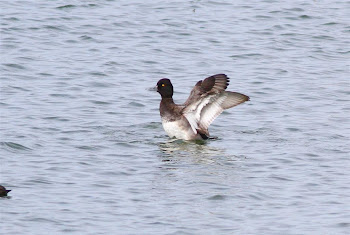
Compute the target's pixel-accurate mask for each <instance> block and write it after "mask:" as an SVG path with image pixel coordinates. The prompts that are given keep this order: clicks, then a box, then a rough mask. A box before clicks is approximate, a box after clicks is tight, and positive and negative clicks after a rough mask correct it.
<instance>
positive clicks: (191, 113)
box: [157, 74, 249, 140]
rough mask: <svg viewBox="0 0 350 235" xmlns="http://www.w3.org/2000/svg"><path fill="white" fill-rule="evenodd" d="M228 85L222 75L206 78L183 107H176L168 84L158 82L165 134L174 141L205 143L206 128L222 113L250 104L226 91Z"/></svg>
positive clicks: (207, 134)
mask: <svg viewBox="0 0 350 235" xmlns="http://www.w3.org/2000/svg"><path fill="white" fill-rule="evenodd" d="M228 84H229V78H228V77H227V76H226V75H225V74H217V75H214V76H211V77H208V78H206V79H204V81H199V82H197V84H196V85H195V87H194V88H193V89H192V91H191V94H190V96H189V97H188V99H187V100H186V102H185V103H184V104H183V105H177V104H175V103H174V100H173V85H172V84H171V82H170V80H169V79H166V78H163V79H161V80H159V81H158V83H157V91H158V92H159V93H160V95H161V96H162V101H161V102H160V108H159V110H160V116H161V118H162V123H163V127H164V130H165V131H166V132H167V133H168V135H169V136H170V137H175V138H177V139H183V140H203V139H204V140H205V139H208V138H209V131H208V127H209V125H210V124H211V123H212V122H213V121H214V119H215V118H217V117H218V116H219V115H220V114H221V113H222V112H223V111H224V110H225V109H229V108H232V107H234V106H236V105H239V104H241V103H243V102H245V101H248V100H249V97H248V96H246V95H243V94H240V93H238V92H231V91H225V90H226V88H227V86H228Z"/></svg>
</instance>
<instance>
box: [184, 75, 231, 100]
mask: <svg viewBox="0 0 350 235" xmlns="http://www.w3.org/2000/svg"><path fill="white" fill-rule="evenodd" d="M229 81H230V79H229V78H228V77H227V76H226V75H225V74H216V75H213V76H210V77H208V78H206V79H204V81H202V80H201V81H198V82H197V83H196V85H195V86H194V87H193V89H192V91H191V93H190V96H189V97H188V99H187V100H186V102H185V103H184V104H183V105H184V106H191V105H192V104H195V103H197V102H198V101H199V100H200V99H201V96H202V95H203V94H207V93H210V94H212V93H213V94H214V93H220V92H222V91H224V90H225V89H226V88H227V86H228V84H229Z"/></svg>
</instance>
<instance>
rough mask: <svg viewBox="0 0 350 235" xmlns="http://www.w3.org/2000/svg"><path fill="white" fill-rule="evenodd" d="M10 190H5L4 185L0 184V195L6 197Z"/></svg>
mask: <svg viewBox="0 0 350 235" xmlns="http://www.w3.org/2000/svg"><path fill="white" fill-rule="evenodd" d="M10 191H11V190H7V189H6V188H5V187H4V186H2V185H0V197H6V196H7V194H8V193H9V192H10Z"/></svg>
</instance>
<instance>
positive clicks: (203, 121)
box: [199, 91, 249, 130]
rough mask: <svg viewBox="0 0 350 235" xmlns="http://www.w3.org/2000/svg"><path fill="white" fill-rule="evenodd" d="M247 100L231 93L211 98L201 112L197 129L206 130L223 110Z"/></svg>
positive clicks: (243, 96)
mask: <svg viewBox="0 0 350 235" xmlns="http://www.w3.org/2000/svg"><path fill="white" fill-rule="evenodd" d="M247 100H249V97H248V96H246V95H243V94H241V93H238V92H231V91H225V92H222V93H220V94H218V95H216V96H213V97H211V100H210V102H208V104H207V105H206V106H204V107H203V108H202V110H201V113H200V119H199V129H201V130H207V129H208V127H209V126H210V124H211V123H212V122H213V121H214V120H215V118H217V117H218V116H219V115H220V114H221V113H222V112H223V111H224V110H225V109H229V108H232V107H234V106H236V105H239V104H241V103H243V102H245V101H247Z"/></svg>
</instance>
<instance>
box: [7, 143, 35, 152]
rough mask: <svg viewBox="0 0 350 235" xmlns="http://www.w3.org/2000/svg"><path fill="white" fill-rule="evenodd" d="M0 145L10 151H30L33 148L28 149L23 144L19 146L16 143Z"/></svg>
mask: <svg viewBox="0 0 350 235" xmlns="http://www.w3.org/2000/svg"><path fill="white" fill-rule="evenodd" d="M0 145H1V146H3V147H4V148H5V149H8V150H21V151H30V150H32V149H31V148H28V147H26V146H23V145H21V144H17V143H14V142H0Z"/></svg>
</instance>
